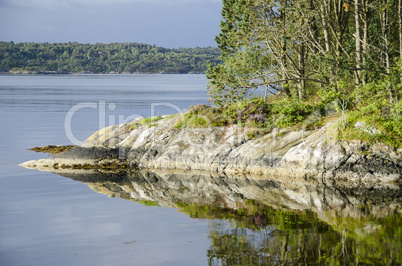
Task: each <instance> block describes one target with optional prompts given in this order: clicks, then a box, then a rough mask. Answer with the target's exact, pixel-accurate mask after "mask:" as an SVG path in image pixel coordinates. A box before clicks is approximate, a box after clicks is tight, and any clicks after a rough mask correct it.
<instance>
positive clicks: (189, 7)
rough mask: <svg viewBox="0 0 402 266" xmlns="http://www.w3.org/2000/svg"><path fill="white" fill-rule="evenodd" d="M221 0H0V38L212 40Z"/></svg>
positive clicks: (168, 43)
mask: <svg viewBox="0 0 402 266" xmlns="http://www.w3.org/2000/svg"><path fill="white" fill-rule="evenodd" d="M221 8H222V2H221V0H0V41H14V42H49V43H53V42H69V41H71V42H74V41H76V42H80V43H110V42H139V43H148V44H155V45H157V46H163V47H167V48H179V47H195V46H200V47H206V46H216V44H215V41H214V38H215V35H217V34H218V33H219V21H220V19H221Z"/></svg>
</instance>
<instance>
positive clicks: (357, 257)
mask: <svg viewBox="0 0 402 266" xmlns="http://www.w3.org/2000/svg"><path fill="white" fill-rule="evenodd" d="M205 87H206V78H205V77H204V76H203V75H71V76H67V75H66V76H57V75H56V76H7V75H3V76H0V112H1V116H0V124H1V125H2V127H1V130H0V142H1V145H0V149H1V151H0V164H1V165H0V166H1V170H0V182H1V183H0V184H1V185H0V265H208V264H212V265H233V264H235V265H255V264H283V263H290V264H357V263H363V264H390V265H393V264H401V263H402V256H401V253H402V249H401V248H402V239H401V235H402V217H401V208H400V206H401V195H400V188H399V187H396V186H394V187H390V188H388V189H387V190H385V191H373V190H371V191H365V190H352V191H348V190H347V189H339V188H338V189H335V188H327V187H315V186H311V185H306V184H298V185H295V184H286V183H281V182H276V181H274V180H259V179H253V178H251V177H238V178H236V177H234V178H233V177H232V178H227V177H213V176H208V175H205V174H200V173H187V174H167V173H163V172H162V173H160V172H155V173H136V172H129V173H126V174H121V175H114V176H105V175H92V174H86V175H74V176H72V175H70V176H59V175H56V174H52V173H45V172H39V171H34V170H27V169H24V168H21V167H18V166H17V165H18V164H19V163H21V162H24V161H27V160H32V159H38V158H43V157H45V156H46V155H44V154H36V153H34V152H31V151H27V148H31V147H34V146H45V145H48V144H70V140H71V138H68V136H67V135H66V132H65V117H66V114H67V112H68V111H69V110H71V108H74V106H78V107H80V106H81V107H83V108H80V109H78V111H77V112H76V113H75V114H74V116H73V117H72V120H71V121H72V125H71V131H72V133H73V135H74V138H75V139H77V140H78V141H83V140H84V139H85V138H86V137H88V136H89V135H91V134H92V133H93V132H94V131H96V130H98V128H99V127H100V126H102V125H100V124H99V116H101V117H103V116H104V117H105V118H106V120H105V122H104V123H105V124H106V125H109V124H114V123H115V122H116V123H117V122H118V121H119V120H121V119H128V118H135V117H137V116H150V115H151V114H155V115H157V114H161V115H162V114H171V113H177V112H178V111H179V110H181V109H188V108H189V107H190V105H194V104H199V103H205V102H206V100H207V98H208V96H207V93H206V90H205ZM89 106H91V107H89ZM102 106H104V107H105V108H104V109H105V112H103V111H102ZM119 116H120V118H119Z"/></svg>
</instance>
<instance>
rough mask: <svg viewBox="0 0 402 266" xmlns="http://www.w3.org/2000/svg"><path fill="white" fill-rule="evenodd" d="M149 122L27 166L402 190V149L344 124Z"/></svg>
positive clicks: (102, 134)
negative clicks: (367, 138) (341, 129)
mask: <svg viewBox="0 0 402 266" xmlns="http://www.w3.org/2000/svg"><path fill="white" fill-rule="evenodd" d="M142 119H143V118H137V119H135V120H134V121H131V122H130V123H126V124H122V125H117V126H111V127H107V128H104V129H102V130H100V131H98V132H96V133H94V134H93V135H92V136H91V137H89V138H88V139H87V140H86V141H85V142H84V143H83V144H82V145H81V146H78V147H76V148H74V149H71V150H68V151H66V152H63V153H60V154H56V155H54V156H53V157H52V158H48V159H41V160H35V161H28V162H25V163H22V164H21V166H24V167H27V168H34V169H38V170H44V171H52V172H58V171H61V170H62V169H63V171H65V170H66V169H67V170H68V169H72V170H77V169H81V170H89V169H91V170H95V169H96V170H97V171H115V170H121V169H129V168H130V169H165V170H168V169H169V170H178V171H183V170H191V171H194V170H202V171H208V172H211V173H215V174H217V175H226V176H234V175H243V174H246V175H255V176H261V177H269V178H270V179H272V178H286V179H303V180H305V181H306V182H319V183H324V184H326V185H329V186H339V185H340V184H343V186H348V187H359V186H364V187H365V188H368V189H372V188H391V187H392V189H399V187H400V184H401V180H402V178H401V177H402V149H397V150H395V149H392V148H390V147H388V146H386V145H385V144H381V143H377V144H374V145H370V144H368V143H365V142H363V141H358V140H355V141H348V142H346V141H339V140H338V138H337V135H338V131H337V127H338V122H337V121H334V122H331V123H328V124H327V125H325V126H324V127H322V128H321V129H318V130H311V131H304V130H298V131H291V130H290V129H283V130H277V129H274V130H273V131H272V132H270V133H269V134H266V135H263V136H258V137H254V138H253V137H251V138H250V137H249V136H250V135H251V134H250V132H253V129H252V128H244V127H239V126H237V125H230V126H226V127H210V128H184V129H179V128H176V127H175V125H176V124H177V122H178V120H179V119H181V117H180V116H175V117H172V116H166V117H164V118H163V119H160V120H158V121H156V122H155V123H152V124H148V125H142V124H141V123H140V121H141V120H142ZM63 165H64V166H63ZM55 166H56V167H55ZM61 166H63V167H61Z"/></svg>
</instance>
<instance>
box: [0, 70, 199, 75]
mask: <svg viewBox="0 0 402 266" xmlns="http://www.w3.org/2000/svg"><path fill="white" fill-rule="evenodd" d="M203 74H204V75H205V74H206V72H188V73H177V72H159V73H155V72H139V73H113V72H109V73H94V72H83V73H79V72H63V71H17V72H12V71H9V72H2V71H0V75H203Z"/></svg>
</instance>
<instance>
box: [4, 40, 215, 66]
mask: <svg viewBox="0 0 402 266" xmlns="http://www.w3.org/2000/svg"><path fill="white" fill-rule="evenodd" d="M219 55H220V51H219V50H218V49H217V48H213V47H207V48H200V47H196V48H179V49H166V48H162V47H157V46H155V45H149V44H142V43H111V44H79V43H76V42H69V43H17V44H14V43H13V42H9V43H7V42H0V72H9V71H11V72H13V73H41V72H57V73H175V74H182V73H205V72H206V70H207V67H208V62H210V63H211V64H212V65H216V64H218V63H219V62H220V60H219Z"/></svg>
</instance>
